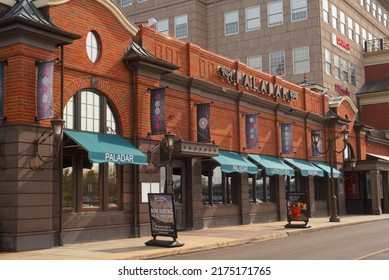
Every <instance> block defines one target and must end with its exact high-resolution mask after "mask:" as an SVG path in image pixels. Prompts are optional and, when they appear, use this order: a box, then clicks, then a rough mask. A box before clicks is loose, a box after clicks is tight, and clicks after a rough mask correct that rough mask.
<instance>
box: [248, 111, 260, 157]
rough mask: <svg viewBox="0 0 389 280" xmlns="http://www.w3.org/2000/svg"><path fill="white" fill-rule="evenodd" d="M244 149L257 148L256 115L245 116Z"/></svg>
mask: <svg viewBox="0 0 389 280" xmlns="http://www.w3.org/2000/svg"><path fill="white" fill-rule="evenodd" d="M245 118H246V148H247V149H253V148H258V146H259V141H258V114H251V115H246V116H245Z"/></svg>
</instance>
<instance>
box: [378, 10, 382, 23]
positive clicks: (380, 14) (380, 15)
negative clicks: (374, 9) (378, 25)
mask: <svg viewBox="0 0 389 280" xmlns="http://www.w3.org/2000/svg"><path fill="white" fill-rule="evenodd" d="M378 21H379V22H382V9H381V7H378Z"/></svg>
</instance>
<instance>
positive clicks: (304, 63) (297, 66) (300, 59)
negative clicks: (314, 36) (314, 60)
mask: <svg viewBox="0 0 389 280" xmlns="http://www.w3.org/2000/svg"><path fill="white" fill-rule="evenodd" d="M309 71H310V63H309V47H303V48H297V49H293V73H294V74H302V73H308V72H309Z"/></svg>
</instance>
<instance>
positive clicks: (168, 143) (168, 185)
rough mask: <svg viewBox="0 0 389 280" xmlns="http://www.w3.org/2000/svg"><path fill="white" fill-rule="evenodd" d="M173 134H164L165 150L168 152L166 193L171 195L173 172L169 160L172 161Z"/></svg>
mask: <svg viewBox="0 0 389 280" xmlns="http://www.w3.org/2000/svg"><path fill="white" fill-rule="evenodd" d="M175 136H176V135H175V134H173V133H171V132H168V133H166V134H165V144H166V148H167V150H168V152H169V157H168V161H167V164H166V169H167V170H166V173H167V176H166V191H167V193H173V170H172V166H171V160H172V152H173V150H174V138H175Z"/></svg>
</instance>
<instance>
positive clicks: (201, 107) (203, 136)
mask: <svg viewBox="0 0 389 280" xmlns="http://www.w3.org/2000/svg"><path fill="white" fill-rule="evenodd" d="M210 113H211V112H210V104H209V103H205V104H197V142H211V132H210V128H209V119H210Z"/></svg>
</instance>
